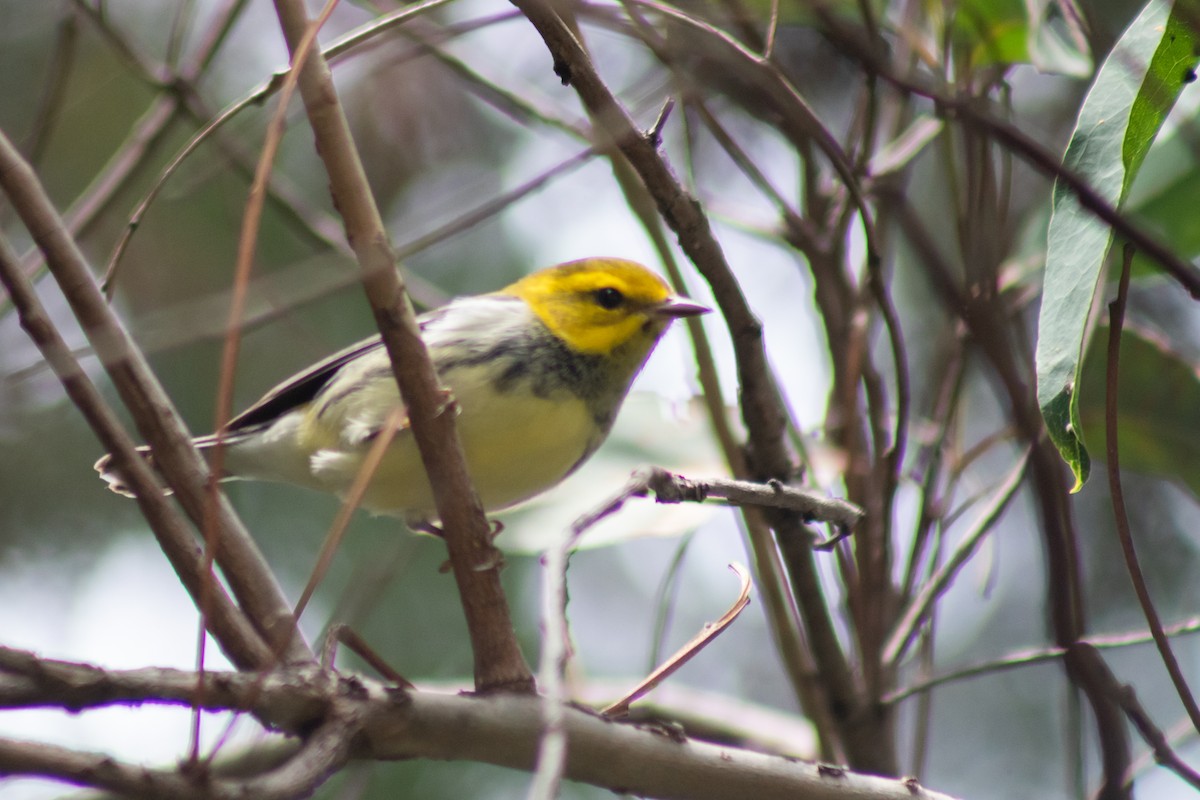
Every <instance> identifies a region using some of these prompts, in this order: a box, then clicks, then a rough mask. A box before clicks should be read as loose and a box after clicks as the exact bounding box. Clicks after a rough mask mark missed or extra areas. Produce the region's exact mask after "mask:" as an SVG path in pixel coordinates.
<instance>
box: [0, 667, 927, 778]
mask: <svg viewBox="0 0 1200 800" xmlns="http://www.w3.org/2000/svg"><path fill="white" fill-rule="evenodd" d="M34 662H37V660H36V659H35V658H34V657H33V656H32V655H30V654H28V653H21V652H19V651H10V650H3V649H0V706H8V707H23V706H28V705H30V704H32V701H34V700H36V701H37V702H38V703H39V704H47V703H50V702H54V698H53V697H52V694H53V692H51V691H50V690H51V688H52V686H51V682H48V681H47V679H46V678H44V677H43V678H40V679H39V678H37V677H36V675H37V674H41V675H43V676H45V675H53V676H54V677H53V681H52V683H55V684H57V685H58V686H59V687H65V686H68V685H69V686H73V687H74V688H73V689H71V690H70V692H69V706H70V707H71V708H76V709H78V708H86V707H92V706H99V705H106V704H112V703H123V704H129V703H137V702H173V703H178V704H180V705H186V704H187V703H188V702H189V701H190V699H191V695H192V693H194V690H195V686H196V680H197V676H196V675H195V673H191V672H187V671H183V670H129V671H118V670H114V671H111V672H110V671H104V670H99V669H96V668H95V667H88V666H86V665H82V664H70V663H67V662H37V665H35V664H34ZM14 668H15V669H16V672H15V673H14V671H13V670H14ZM30 675H34V676H35V677H30ZM17 683H22V684H23V686H24V688H23V689H19V690H18V689H16V688H14V687H16V685H17ZM205 685H206V687H208V689H209V690H208V691H206V692H205V693H204V704H205V706H204V707H205V708H208V709H211V710H216V709H219V708H232V709H239V710H244V709H247V708H250V709H252V710H253V712H254V713H255V714H256V715H257V716H258V717H259V718H260V719H262V720H264V721H265V722H267V723H268V724H270V725H274V726H276V727H279V728H282V729H283V730H284V731H285V732H293V733H295V732H297V731H299V730H303V729H304V728H308V727H311V725H312V723H313V721H314V717H313V716H312V714H313V713H320V712H321V710H322V709H325V710H326V712H325V716H324V720H325V721H324V722H323V723H322V724H320V725H319V726H318V727H317V728H316V733H314V734H313V735H312V736H310V737H308V738H307V739H306V741H305V744H304V746H303V747H302V748H301V750H300V752H299V754H298V756H297V757H296V758H293V759H291V760H289V761H288V762H286V763H285V765H284V766H282V767H280V768H278V769H277V770H274V771H273V772H269V773H267V774H265V775H262V776H259V777H257V778H253V779H251V780H249V781H232V780H224V779H221V780H218V779H214V778H212V777H211V776H207V777H206V779H205V781H204V782H203V783H202V784H198V783H197V779H196V778H195V777H192V776H187V775H183V774H181V773H180V772H177V771H171V770H147V769H144V768H142V767H136V768H134V767H130V766H128V765H123V764H120V763H118V762H115V761H113V760H112V759H108V758H106V757H101V756H93V755H85V754H80V753H76V752H73V751H70V750H65V749H62V748H52V747H47V746H43V745H32V744H28V743H24V742H16V741H12V740H0V771H2V772H5V773H7V774H16V775H43V776H49V777H55V778H61V779H64V780H69V781H72V782H75V783H82V784H85V785H91V786H103V787H107V788H113V789H119V790H121V791H126V792H129V793H134V794H137V795H138V796H151V797H173V798H189V797H201V796H203V797H205V798H211V797H216V798H224V797H233V796H243V797H246V796H249V797H256V798H262V797H268V798H270V797H283V796H287V795H285V794H283V793H282V787H285V786H290V787H293V788H294V787H302V786H305V785H308V784H307V783H306V782H307V781H311V780H313V779H314V777H315V776H317V775H319V774H322V770H326V771H327V770H328V769H330V768H331V767H332V766H336V765H337V764H338V763H339V759H342V758H343V757H355V758H365V759H408V758H432V759H439V760H468V761H480V762H484V763H489V764H496V765H499V766H504V767H510V768H513V769H521V770H529V769H531V768H532V766H533V763H534V759H535V755H536V753H537V746H538V739H539V735H540V733H541V727H542V724H543V719H542V707H541V702H540V701H539V700H538V698H535V697H527V696H520V695H511V694H497V695H490V696H485V697H479V696H475V697H470V696H462V695H452V694H434V693H432V692H403V691H400V690H396V689H393V688H389V687H385V686H383V685H381V684H378V683H376V682H374V681H370V680H367V679H363V678H357V677H348V676H339V675H337V674H336V673H333V672H326V671H322V670H318V669H315V668H311V667H298V668H288V669H283V670H278V671H276V672H273V673H271V674H270V675H268V676H266V677H265V678H262V677H260V676H254V675H249V674H242V673H208V674H206V675H205ZM5 687H8V688H5ZM37 687H40V688H37ZM39 692H40V695H39ZM60 702H62V703H64V704H65V703H67V702H68V701H67V700H66V699H63V700H62V701H60ZM563 725H564V731H565V733H566V737H567V740H568V742H569V748H568V756H567V763H566V770H565V777H567V778H569V779H571V780H576V781H582V782H585V783H590V784H593V785H596V786H602V787H607V788H610V789H613V790H620V791H622V792H625V793H629V794H633V795H637V796H641V797H658V798H679V799H680V800H685V799H686V800H709V799H710V798H711V799H712V800H728V798H731V797H754V798H760V799H761V800H773V798H780V800H783V798H786V799H787V800H913V798H925V800H950V798H949V797H948V796H947V795H943V794H940V793H937V792H931V791H928V790H926V789H924V788H923V787H921V786H920V785H919V784H917V783H916V782H915V781H913V780H911V779H908V780H891V779H885V778H877V777H871V776H864V775H857V774H854V773H851V772H848V771H845V770H842V769H839V768H835V767H828V766H823V765H817V764H811V763H806V762H801V761H797V760H795V759H789V758H782V757H776V756H769V755H764V754H761V753H754V752H750V751H747V750H742V749H739V748H736V747H729V746H718V745H714V744H709V743H706V742H701V741H694V740H689V739H687V738H686V737H685V736H683V735H670V736H668V735H665V734H664V733H663V732H662V729H661V728H659V727H649V728H642V727H640V726H638V725H633V724H625V723H618V722H614V721H611V720H606V719H603V718H601V717H599V716H596V715H594V714H591V713H587V712H583V711H580V710H578V709H576V708H573V707H568V708H566V709H564V720H563ZM351 742H352V743H353V747H352V748H350V749H348V750H347V749H345V748H346V745H347V743H351ZM198 785H202V786H204V787H205V788H206V791H207V794H200V793H199V792H198V790H197V786H198ZM312 785H314V786H315V784H312ZM237 792H241V794H240V795H238V794H237Z"/></svg>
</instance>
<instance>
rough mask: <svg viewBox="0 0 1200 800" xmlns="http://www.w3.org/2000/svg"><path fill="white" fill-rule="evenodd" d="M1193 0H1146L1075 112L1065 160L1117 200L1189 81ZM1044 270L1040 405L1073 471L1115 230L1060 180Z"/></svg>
mask: <svg viewBox="0 0 1200 800" xmlns="http://www.w3.org/2000/svg"><path fill="white" fill-rule="evenodd" d="M1197 10H1198V9H1197V4H1196V2H1195V0H1181V2H1180V4H1179V5H1178V6H1172V4H1171V3H1168V2H1166V0H1151V2H1150V3H1149V4H1147V5H1146V7H1145V8H1144V9H1143V10H1142V13H1141V14H1140V15H1139V16H1138V18H1137V19H1136V20H1134V22H1133V24H1132V25H1130V26H1129V28H1128V29H1127V30H1126V31H1125V33H1124V34H1123V35H1122V36H1121V39H1120V41H1119V42H1118V43H1117V45H1116V47H1114V48H1113V51H1112V53H1111V54H1110V55H1109V56H1108V58H1107V59H1105V62H1104V65H1103V66H1102V67H1101V69H1100V72H1099V74H1098V75H1097V76H1096V80H1095V82H1094V83H1093V85H1092V88H1091V90H1090V91H1089V92H1088V95H1087V99H1086V100H1085V101H1084V104H1083V107H1082V109H1081V110H1080V112H1079V118H1078V120H1077V123H1076V127H1075V132H1074V134H1073V135H1072V136H1071V141H1070V143H1069V144H1068V145H1067V152H1066V155H1065V156H1064V158H1063V167H1064V168H1065V169H1067V170H1069V171H1070V172H1072V173H1073V174H1075V175H1077V176H1079V177H1081V178H1083V179H1084V180H1086V181H1087V183H1088V184H1089V185H1090V186H1091V187H1092V188H1093V189H1094V190H1095V191H1096V192H1097V193H1098V194H1100V196H1102V197H1103V198H1104V199H1105V200H1106V201H1108V202H1109V203H1111V204H1113V205H1115V206H1120V204H1121V202H1122V201H1123V200H1124V198H1125V194H1126V192H1127V191H1128V189H1129V185H1130V183H1131V182H1132V180H1133V177H1134V176H1135V175H1136V174H1137V171H1138V168H1139V167H1140V166H1141V164H1142V161H1143V159H1145V157H1146V152H1147V151H1148V150H1149V149H1150V145H1151V143H1152V142H1153V141H1154V137H1155V136H1156V135H1157V133H1158V130H1159V128H1160V127H1161V126H1162V123H1163V120H1165V119H1166V116H1167V113H1168V112H1169V111H1170V110H1171V107H1172V106H1173V105H1174V104H1175V101H1176V99H1177V98H1178V97H1179V93H1180V91H1181V90H1182V89H1183V87H1184V86H1185V85H1186V84H1187V83H1189V82H1190V80H1191V70H1192V68H1194V66H1195V64H1196V61H1197V57H1196V55H1195V53H1196V43H1197V37H1196V34H1195V33H1194V31H1193V26H1192V25H1190V24H1189V20H1190V19H1193V18H1194V17H1193V16H1192V15H1194V14H1195V13H1196V11H1197ZM1053 209H1054V210H1053V214H1052V216H1051V218H1050V229H1049V232H1048V234H1047V251H1046V277H1045V282H1044V286H1043V294H1042V307H1041V313H1040V315H1039V317H1038V341H1037V383H1038V405H1039V406H1041V409H1042V416H1043V418H1044V419H1045V421H1046V427H1047V429H1048V431H1049V433H1050V438H1051V439H1052V440H1053V441H1054V444H1055V445H1056V446H1057V447H1058V450H1059V452H1060V453H1061V454H1062V456H1063V458H1064V459H1065V460H1066V462H1067V463H1068V464H1069V465H1070V467H1071V470H1072V472H1074V474H1075V490H1078V489H1079V487H1081V486H1082V485H1083V483H1084V481H1086V480H1087V477H1088V470H1089V465H1090V459H1089V456H1088V452H1087V448H1086V446H1085V444H1084V440H1083V438H1082V436H1081V434H1080V422H1079V406H1078V403H1079V392H1077V391H1075V387H1076V386H1077V385H1078V383H1079V381H1078V378H1079V370H1080V365H1081V356H1082V348H1083V342H1084V335H1085V333H1086V329H1087V322H1088V317H1089V314H1090V312H1091V308H1092V299H1093V296H1094V295H1095V292H1096V286H1097V283H1098V282H1099V280H1100V276H1101V272H1102V267H1103V265H1104V259H1105V257H1106V255H1107V254H1108V250H1109V246H1110V245H1111V243H1112V230H1111V229H1110V228H1109V227H1108V225H1106V224H1105V223H1104V222H1102V221H1100V220H1099V219H1097V218H1096V217H1095V216H1094V215H1093V214H1092V213H1091V212H1089V211H1087V210H1085V209H1084V208H1083V206H1082V205H1081V204H1080V203H1079V201H1078V199H1077V198H1076V197H1075V194H1074V193H1073V192H1072V191H1071V190H1070V189H1068V188H1066V187H1065V186H1064V185H1063V184H1062V183H1061V182H1059V183H1057V184H1056V185H1055V188H1054V199H1053Z"/></svg>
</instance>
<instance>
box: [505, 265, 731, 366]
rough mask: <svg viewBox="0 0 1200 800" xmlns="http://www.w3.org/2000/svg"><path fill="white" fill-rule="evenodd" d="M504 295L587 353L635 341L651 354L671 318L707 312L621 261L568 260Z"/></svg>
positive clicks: (648, 273)
mask: <svg viewBox="0 0 1200 800" xmlns="http://www.w3.org/2000/svg"><path fill="white" fill-rule="evenodd" d="M500 293H501V294H509V295H515V296H516V297H520V298H521V299H522V300H524V301H525V302H526V303H528V304H529V307H530V308H531V309H532V310H533V312H534V313H535V314H537V316H538V318H539V319H541V321H542V322H543V323H545V325H546V327H547V328H549V329H550V331H551V332H552V333H554V334H555V335H556V336H558V337H559V338H560V339H562V340H563V341H564V342H566V343H567V345H568V346H569V347H570V348H571V349H572V350H575V351H576V352H579V353H587V354H589V355H601V356H602V355H609V354H611V353H612V352H613V351H615V350H617V349H618V348H620V347H622V346H624V345H627V344H630V343H633V342H640V343H642V344H643V347H644V349H645V350H647V351H648V350H649V348H650V347H653V346H654V342H656V341H657V340H658V338H659V336H661V335H662V333H663V331H664V330H666V327H667V325H668V324H669V323H670V321H671V320H672V319H675V318H676V317H691V316H695V315H697V314H704V313H707V312H708V311H709V309H707V308H705V307H704V306H702V305H698V304H696V303H693V302H691V301H688V300H685V299H683V298H680V297H677V296H676V295H674V294H672V293H671V289H670V287H669V286H667V284H666V282H665V281H664V280H663V279H662V278H660V277H659V276H657V275H655V274H654V273H653V272H651V271H650V270H648V269H646V268H645V267H643V266H642V265H641V264H638V263H636V262H633V261H626V260H624V259H619V258H585V259H582V260H580V261H569V262H567V263H566V264H559V265H558V266H556V267H549V268H547V269H543V270H540V271H538V272H535V273H533V274H532V275H528V276H526V277H524V278H522V279H521V280H519V281H517V282H516V283H514V284H512V285H511V286H509V287H507V288H505V289H503V290H501V292H500ZM639 349H641V348H639Z"/></svg>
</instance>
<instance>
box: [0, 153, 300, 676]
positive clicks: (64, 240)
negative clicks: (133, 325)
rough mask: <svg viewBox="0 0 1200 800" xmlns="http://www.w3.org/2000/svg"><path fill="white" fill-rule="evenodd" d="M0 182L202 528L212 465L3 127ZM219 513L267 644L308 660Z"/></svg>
mask: <svg viewBox="0 0 1200 800" xmlns="http://www.w3.org/2000/svg"><path fill="white" fill-rule="evenodd" d="M0 188H2V189H3V190H4V192H5V193H6V194H7V195H8V197H9V199H10V201H11V202H12V205H13V207H14V208H15V209H16V210H17V213H18V215H19V216H20V217H21V219H22V221H23V222H24V224H25V226H26V227H27V228H28V229H29V231H30V233H31V234H32V235H33V236H34V239H35V241H36V242H37V244H38V246H39V247H40V248H41V249H42V251H43V253H44V254H45V256H46V262H47V264H49V265H50V270H51V272H52V273H53V275H54V277H55V279H56V280H57V281H58V284H59V286H60V288H61V289H62V292H63V295H64V296H65V297H66V299H67V302H68V303H69V304H70V305H71V308H72V310H73V311H74V313H75V315H76V318H77V319H78V320H79V323H80V325H81V327H82V328H83V330H84V331H85V333H86V334H87V336H88V339H89V340H90V341H91V343H92V346H93V347H94V348H95V350H96V353H97V354H98V355H99V356H100V359H101V363H103V364H104V366H105V369H106V370H107V371H108V373H109V376H110V377H111V378H112V380H113V384H114V385H115V387H116V389H117V392H118V393H119V394H120V396H121V399H122V401H123V402H124V403H125V404H126V406H127V407H128V408H129V409H130V412H131V414H132V415H133V418H134V420H135V421H136V423H137V425H138V430H139V432H140V433H141V434H142V436H143V437H144V438H145V440H146V441H148V442H149V443H150V445H151V447H152V448H153V451H154V457H155V463H156V465H157V466H159V467H160V468H161V470H162V473H163V476H164V477H165V478H166V481H167V483H168V485H170V487H171V488H172V489H173V490H174V491H175V495H176V497H177V498H178V499H179V501H180V502H181V503H182V504H183V506H184V509H185V510H186V511H187V513H188V516H189V517H190V518H191V519H192V521H193V523H194V524H196V525H197V526H203V525H204V519H205V514H206V509H207V508H208V502H207V499H206V497H207V491H206V488H205V487H206V483H207V479H208V468H207V465H206V464H205V463H204V460H203V458H202V457H201V456H200V454H199V453H197V452H196V449H195V448H194V447H193V446H192V443H191V437H190V435H189V434H188V432H187V430H186V429H185V428H184V426H183V423H182V422H181V421H180V419H179V415H178V413H177V412H176V411H175V409H174V407H173V405H172V404H171V401H170V400H169V398H168V397H167V395H166V393H165V392H164V391H163V389H162V386H161V385H160V384H159V382H158V380H157V378H155V376H154V374H153V373H152V372H151V370H150V368H149V365H148V364H147V363H146V361H145V358H144V356H143V355H142V353H141V352H140V351H139V350H138V349H137V347H136V345H134V343H133V341H132V340H131V339H130V337H129V334H128V333H127V332H126V331H125V329H124V328H123V327H122V326H121V324H120V322H119V321H118V320H117V318H116V316H115V315H114V314H113V312H112V309H111V308H109V306H108V304H107V303H106V302H105V300H104V297H103V295H102V294H101V293H100V290H99V287H98V286H97V285H96V282H95V279H94V278H93V277H92V273H91V271H90V270H89V269H88V266H87V263H86V261H85V259H84V257H83V254H82V253H81V252H80V250H79V248H78V246H77V245H76V244H75V242H74V241H73V240H72V238H71V236H70V234H69V233H68V232H67V230H66V229H65V227H64V225H63V221H62V218H61V217H60V216H59V215H58V213H57V211H56V210H55V209H54V205H53V204H52V203H51V202H50V199H49V197H48V196H47V195H46V193H45V190H44V189H43V188H42V186H41V184H40V182H39V181H38V179H37V176H36V175H35V174H34V173H33V171H32V170H31V169H30V168H29V166H28V164H26V163H25V161H24V160H23V159H21V157H20V155H19V154H18V153H17V152H16V150H15V148H14V147H13V146H12V144H11V142H10V141H9V140H8V138H7V137H6V136H4V135H3V134H2V133H0ZM121 466H122V467H123V468H125V467H128V466H129V464H128V462H127V463H126V464H124V465H121ZM155 491H158V490H157V489H155ZM216 512H217V519H218V526H219V530H220V532H221V548H220V553H219V557H218V563H219V564H220V565H221V567H222V569H223V570H224V572H225V575H226V577H227V579H228V581H229V585H230V588H231V589H232V590H233V593H234V595H235V596H236V597H237V599H238V601H239V602H240V603H241V605H242V608H243V609H244V610H245V612H246V613H247V615H248V616H249V617H250V619H251V621H252V622H253V623H254V624H255V626H256V627H258V629H259V630H260V631H261V632H262V633H263V635H264V637H265V638H266V639H267V641H268V642H271V643H273V644H274V643H278V642H280V641H285V640H291V642H292V644H291V647H290V648H289V649H288V651H287V653H288V657H289V658H291V659H306V658H310V657H311V653H310V652H309V650H308V648H307V646H305V644H304V642H303V639H302V638H301V637H300V636H298V635H297V636H295V637H294V638H293V636H292V634H293V629H294V625H293V622H292V617H291V611H290V609H289V608H288V605H287V602H286V600H285V599H284V596H283V591H282V589H281V588H280V587H279V584H278V583H277V582H276V580H275V578H274V576H273V575H272V574H271V572H270V570H269V569H268V568H267V566H266V563H265V561H264V560H263V557H262V554H261V553H260V552H259V550H258V546H257V545H256V544H255V543H254V540H253V539H252V538H251V537H250V535H249V533H247V531H246V530H245V528H244V527H243V526H242V525H241V522H240V520H238V518H237V516H236V515H235V514H234V512H233V509H232V507H231V506H230V505H229V503H228V501H227V500H225V498H224V496H223V495H221V496H220V498H219V502H218V504H217V508H216ZM181 557H182V556H181Z"/></svg>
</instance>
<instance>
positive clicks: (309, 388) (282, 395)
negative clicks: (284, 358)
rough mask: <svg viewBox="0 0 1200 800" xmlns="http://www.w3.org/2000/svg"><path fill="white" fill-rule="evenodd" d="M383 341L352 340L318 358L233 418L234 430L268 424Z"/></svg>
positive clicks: (310, 397) (374, 339) (315, 392)
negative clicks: (344, 345)
mask: <svg viewBox="0 0 1200 800" xmlns="http://www.w3.org/2000/svg"><path fill="white" fill-rule="evenodd" d="M382 345H383V342H382V340H380V338H379V335H378V334H376V335H375V336H372V337H370V338H368V339H363V340H362V341H361V342H357V343H356V344H352V345H350V346H349V347H347V348H346V349H345V350H341V351H339V352H337V353H334V354H333V355H331V356H329V357H328V358H326V359H324V360H323V361H318V362H317V363H316V364H313V365H312V366H311V367H309V368H308V369H305V370H304V371H303V372H298V373H296V374H295V375H293V376H292V377H290V378H288V379H287V380H286V381H284V382H283V383H281V384H279V385H278V386H276V387H275V388H274V389H271V391H269V392H267V393H266V394H265V395H263V396H262V397H261V398H260V399H259V400H258V402H256V403H255V404H254V405H252V406H250V407H249V408H247V409H246V410H245V411H243V412H242V413H241V414H238V415H237V416H236V417H234V418H233V419H231V420H230V421H229V427H228V430H229V432H231V433H234V432H240V431H246V430H249V429H252V428H257V427H259V426H261V425H266V424H269V423H271V422H273V421H274V420H276V419H278V418H279V417H281V416H283V415H284V414H286V413H287V412H289V411H291V410H292V409H294V408H296V407H298V406H302V405H304V404H305V403H307V402H309V401H311V400H312V399H313V398H314V397H316V396H317V394H318V393H319V392H320V391H321V389H323V388H324V387H325V385H326V384H328V383H329V381H330V380H332V379H333V376H334V375H336V374H337V372H338V370H340V369H341V368H342V367H343V366H345V365H346V363H347V362H349V361H353V360H354V359H355V358H358V357H359V356H362V355H365V354H367V353H369V352H371V351H372V350H376V349H378V348H379V347H381V346H382Z"/></svg>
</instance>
